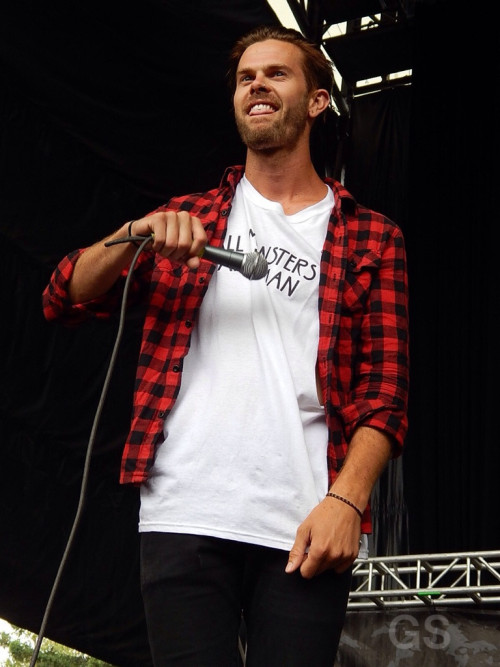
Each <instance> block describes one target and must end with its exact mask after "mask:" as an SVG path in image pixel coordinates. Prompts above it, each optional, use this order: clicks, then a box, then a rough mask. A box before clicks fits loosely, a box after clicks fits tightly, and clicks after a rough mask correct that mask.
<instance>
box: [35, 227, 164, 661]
mask: <svg viewBox="0 0 500 667" xmlns="http://www.w3.org/2000/svg"><path fill="white" fill-rule="evenodd" d="M132 241H141V243H140V245H139V246H138V248H137V252H136V253H135V255H134V259H133V260H132V262H131V264H130V267H129V270H128V274H127V278H126V280H125V285H124V287H123V296H122V303H121V309H120V321H119V325H118V332H117V334H116V339H115V344H114V347H113V351H112V353H111V359H110V361H109V365H108V371H107V373H106V378H105V380H104V385H103V388H102V391H101V397H100V399H99V403H98V405H97V410H96V413H95V416H94V423H93V425H92V430H91V433H90V437H89V442H88V444H87V451H86V455H85V464H84V467H83V476H82V483H81V486H80V499H79V502H78V507H77V510H76V514H75V518H74V520H73V526H72V528H71V532H70V535H69V538H68V541H67V543H66V548H65V550H64V553H63V556H62V558H61V562H60V564H59V569H58V571H57V574H56V577H55V580H54V583H53V584H52V590H51V592H50V595H49V599H48V602H47V605H46V607H45V612H44V615H43V619H42V624H41V626H40V631H39V633H38V638H37V641H36V644H35V648H34V649H33V653H32V656H31V662H30V667H33V666H34V665H35V663H36V660H37V658H38V654H39V652H40V647H41V645H42V641H43V638H44V634H45V629H46V627H47V621H48V618H49V615H50V612H51V609H52V604H53V601H54V598H55V594H56V591H57V587H58V586H59V582H60V580H61V576H62V572H63V570H64V566H65V565H66V561H67V560H68V555H69V552H70V550H71V547H72V545H73V540H74V537H75V534H76V530H77V528H78V524H79V523H80V519H81V516H82V512H83V506H84V503H85V495H86V491H87V482H88V477H89V470H90V460H91V456H92V449H93V447H94V441H95V437H96V433H97V427H98V424H99V419H100V417H101V413H102V410H103V406H104V401H105V398H106V394H107V393H108V389H109V384H110V381H111V377H112V374H113V370H114V367H115V363H116V358H117V355H118V348H119V346H120V342H121V339H122V335H123V329H124V324H125V312H126V305H127V296H128V290H129V286H130V280H131V277H132V273H133V270H134V267H135V264H136V262H137V259H138V258H139V255H140V254H141V252H142V251H143V249H144V248H145V247H146V245H147V244H148V243H149V242H150V241H152V237H151V236H147V237H144V236H126V237H125V238H121V239H117V240H115V241H108V242H107V243H105V244H104V245H105V246H110V245H116V244H117V243H127V242H132Z"/></svg>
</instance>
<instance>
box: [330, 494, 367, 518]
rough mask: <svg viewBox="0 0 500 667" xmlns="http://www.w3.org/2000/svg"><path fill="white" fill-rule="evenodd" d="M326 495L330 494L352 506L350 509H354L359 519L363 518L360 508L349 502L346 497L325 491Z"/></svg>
mask: <svg viewBox="0 0 500 667" xmlns="http://www.w3.org/2000/svg"><path fill="white" fill-rule="evenodd" d="M326 495H327V496H330V497H331V498H336V499H337V500H341V501H342V502H343V503H345V504H346V505H349V507H352V509H353V510H355V511H356V513H357V514H358V516H359V518H360V519H362V518H363V512H362V511H361V510H360V509H358V508H357V507H356V505H355V504H354V503H351V501H350V500H347V498H344V497H342V496H338V495H337V494H336V493H327V494H326Z"/></svg>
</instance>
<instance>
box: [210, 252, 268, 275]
mask: <svg viewBox="0 0 500 667" xmlns="http://www.w3.org/2000/svg"><path fill="white" fill-rule="evenodd" d="M200 257H203V259H208V260H209V261H210V262H214V263H215V264H220V265H221V266H226V267H227V268H229V269H236V271H239V272H240V273H242V274H243V275H244V276H245V278H248V279H249V280H260V279H261V278H264V276H265V275H266V274H267V270H268V268H269V265H268V263H267V260H266V258H265V257H264V256H263V255H261V254H260V252H257V250H254V251H253V252H247V253H243V252H236V251H235V250H226V249H225V248H214V247H213V246H211V245H207V246H205V248H204V249H203V251H202V252H201V253H200Z"/></svg>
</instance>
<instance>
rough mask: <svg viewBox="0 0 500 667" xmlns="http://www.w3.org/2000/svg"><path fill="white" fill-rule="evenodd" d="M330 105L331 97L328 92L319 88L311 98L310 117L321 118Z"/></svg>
mask: <svg viewBox="0 0 500 667" xmlns="http://www.w3.org/2000/svg"><path fill="white" fill-rule="evenodd" d="M329 104H330V95H329V94H328V91H327V90H324V89H323V88H319V89H318V90H315V91H314V92H313V93H312V94H311V97H310V98H309V116H310V118H316V117H317V116H319V115H320V114H321V113H322V112H323V111H324V110H325V109H326V107H327V106H328V105H329Z"/></svg>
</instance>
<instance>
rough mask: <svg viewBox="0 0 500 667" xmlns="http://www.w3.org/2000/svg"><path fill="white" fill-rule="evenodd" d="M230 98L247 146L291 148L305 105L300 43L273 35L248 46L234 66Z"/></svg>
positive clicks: (306, 112) (303, 120)
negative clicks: (281, 39)
mask: <svg viewBox="0 0 500 667" xmlns="http://www.w3.org/2000/svg"><path fill="white" fill-rule="evenodd" d="M233 101H234V113H235V118H236V125H237V127H238V131H239V133H240V136H241V138H242V140H243V142H244V143H245V144H246V145H247V147H248V148H250V149H252V150H255V151H258V150H274V149H279V148H285V147H286V148H292V147H293V146H294V145H295V144H296V143H297V141H298V139H299V138H300V137H301V136H302V135H303V134H304V131H305V128H306V125H307V119H308V116H309V104H310V96H309V94H308V91H307V85H306V80H305V76H304V72H303V69H302V52H301V50H300V49H299V47H297V46H295V45H294V44H290V43H288V42H282V41H279V40H274V39H269V40H266V41H265V42H257V43H256V44H252V46H249V47H248V49H246V51H244V53H243V55H242V56H241V59H240V62H239V65H238V70H237V73H236V90H235V93H234V98H233Z"/></svg>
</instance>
